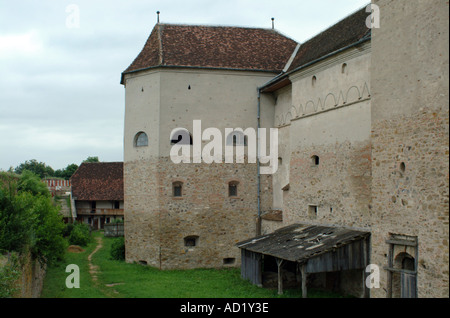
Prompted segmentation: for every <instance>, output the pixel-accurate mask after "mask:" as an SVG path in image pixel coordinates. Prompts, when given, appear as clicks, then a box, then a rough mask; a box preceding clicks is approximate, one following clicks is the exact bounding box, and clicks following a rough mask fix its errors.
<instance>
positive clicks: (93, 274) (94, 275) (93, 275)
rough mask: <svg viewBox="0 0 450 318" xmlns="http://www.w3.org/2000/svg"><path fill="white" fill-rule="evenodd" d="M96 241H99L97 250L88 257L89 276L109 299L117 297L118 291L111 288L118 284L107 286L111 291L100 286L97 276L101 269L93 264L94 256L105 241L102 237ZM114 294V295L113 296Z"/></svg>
mask: <svg viewBox="0 0 450 318" xmlns="http://www.w3.org/2000/svg"><path fill="white" fill-rule="evenodd" d="M95 240H96V241H97V246H96V247H95V249H94V250H93V251H92V253H91V254H89V256H88V264H89V274H90V275H91V278H92V281H93V282H94V284H95V285H97V287H98V288H99V289H100V290H101V291H102V292H104V293H105V294H106V295H107V296H108V297H117V294H119V292H118V291H116V290H115V289H111V287H114V286H115V285H117V284H106V285H105V286H106V287H109V289H107V290H105V288H103V287H102V285H100V284H98V277H97V274H98V273H100V269H99V267H98V266H97V265H94V264H93V263H92V256H93V255H94V254H95V253H97V251H98V250H99V249H101V248H102V247H103V240H102V237H101V236H99V237H96V238H95ZM111 292H112V294H111Z"/></svg>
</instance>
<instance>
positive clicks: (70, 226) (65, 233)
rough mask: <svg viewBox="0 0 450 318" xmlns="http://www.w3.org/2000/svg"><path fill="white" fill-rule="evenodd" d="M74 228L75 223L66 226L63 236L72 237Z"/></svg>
mask: <svg viewBox="0 0 450 318" xmlns="http://www.w3.org/2000/svg"><path fill="white" fill-rule="evenodd" d="M73 227H74V224H73V223H67V224H66V226H65V227H64V230H63V232H62V235H63V236H64V237H69V236H70V233H72V230H73Z"/></svg>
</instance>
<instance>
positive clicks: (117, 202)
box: [114, 201, 120, 209]
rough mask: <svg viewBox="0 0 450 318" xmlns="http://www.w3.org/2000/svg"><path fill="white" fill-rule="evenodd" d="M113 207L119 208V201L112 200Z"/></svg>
mask: <svg viewBox="0 0 450 318" xmlns="http://www.w3.org/2000/svg"><path fill="white" fill-rule="evenodd" d="M114 209H120V201H114Z"/></svg>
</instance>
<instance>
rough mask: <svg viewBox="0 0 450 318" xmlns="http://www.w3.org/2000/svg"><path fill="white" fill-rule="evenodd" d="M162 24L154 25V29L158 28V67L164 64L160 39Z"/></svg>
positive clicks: (161, 40)
mask: <svg viewBox="0 0 450 318" xmlns="http://www.w3.org/2000/svg"><path fill="white" fill-rule="evenodd" d="M162 26H163V24H162V23H157V24H156V25H155V28H158V30H157V32H158V45H159V52H158V59H159V65H163V64H164V50H163V39H162V38H163V37H162V34H161V33H162V29H163V28H162Z"/></svg>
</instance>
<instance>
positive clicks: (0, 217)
mask: <svg viewBox="0 0 450 318" xmlns="http://www.w3.org/2000/svg"><path fill="white" fill-rule="evenodd" d="M63 229H64V222H63V221H62V216H61V215H60V213H59V207H58V206H55V205H54V204H53V201H52V198H51V195H50V193H49V191H48V189H47V187H46V186H45V184H44V183H43V182H41V180H40V178H39V176H37V175H35V174H33V173H31V172H29V171H24V172H23V173H22V175H21V176H20V177H19V178H12V177H9V176H5V173H0V249H3V250H8V251H17V252H23V251H25V250H26V249H28V250H30V251H31V253H32V255H33V256H34V257H35V258H37V259H38V260H39V261H40V262H41V263H52V262H54V261H56V260H57V259H60V258H62V256H63V255H64V249H65V245H66V243H65V240H64V238H63V237H62V231H63Z"/></svg>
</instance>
